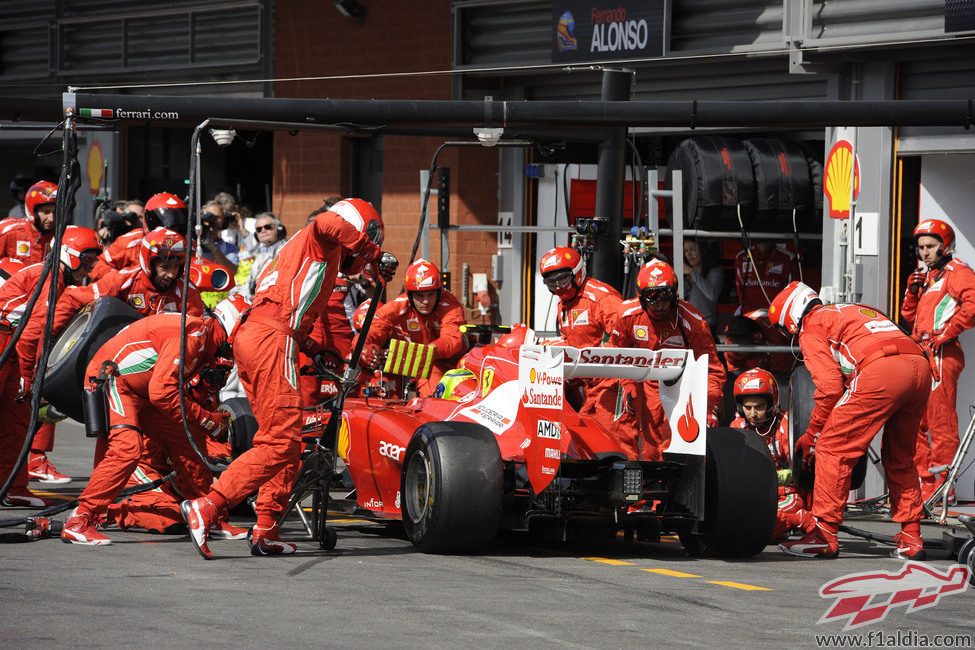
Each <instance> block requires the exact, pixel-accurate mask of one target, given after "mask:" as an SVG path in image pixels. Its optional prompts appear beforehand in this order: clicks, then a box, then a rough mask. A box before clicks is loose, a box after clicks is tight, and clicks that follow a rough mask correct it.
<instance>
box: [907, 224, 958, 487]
mask: <svg viewBox="0 0 975 650" xmlns="http://www.w3.org/2000/svg"><path fill="white" fill-rule="evenodd" d="M914 240H915V242H916V243H917V253H918V257H920V258H921V264H922V266H920V267H919V268H918V269H917V270H916V271H914V273H912V274H911V276H910V278H908V281H907V292H906V293H905V294H904V303H903V305H902V306H901V316H903V317H904V320H905V321H907V322H908V323H911V324H912V325H913V330H912V331H911V336H912V337H913V338H914V340H915V341H918V342H920V343H921V345H922V346H923V347H924V348H925V349H926V350H927V351H928V354H929V358H930V359H931V363H932V368H933V369H935V372H934V373H933V374H934V377H933V379H934V381H933V382H932V388H931V397H930V399H929V400H928V408H927V411H925V417H924V419H923V420H922V422H921V429H920V433H919V437H918V442H917V454H916V456H915V458H914V461H915V465H916V466H917V472H918V474H919V475H920V477H921V500H922V501H926V500H927V499H928V498H929V497H930V496H931V494H932V493H933V492H934V491H935V490H936V489H937V488H938V480H937V478H936V477H935V476H934V475H933V474H932V473H931V471H930V468H931V467H936V466H939V465H942V466H943V465H950V464H951V461H952V460H954V458H955V452H956V451H958V414H957V413H956V412H955V403H956V400H957V397H958V378H959V376H960V375H961V371H962V370H963V369H964V368H965V354H964V353H963V352H962V349H961V344H960V343H958V335H959V334H961V333H962V332H964V331H965V330H967V329H970V328H971V327H972V326H973V325H975V273H973V272H972V269H971V267H970V266H968V265H967V264H965V263H964V262H962V261H961V260H958V259H955V258H954V257H953V253H954V250H955V232H954V230H952V228H951V226H949V225H948V224H947V223H945V222H944V221H940V220H938V219H927V220H925V221H922V222H921V223H919V224H918V225H917V228H915V229H914ZM938 375H940V377H939V376H938ZM928 436H930V441H929V440H928ZM954 497H955V494H954V489H952V490H951V492H950V494H949V495H948V498H949V501H950V502H952V503H953V502H954Z"/></svg>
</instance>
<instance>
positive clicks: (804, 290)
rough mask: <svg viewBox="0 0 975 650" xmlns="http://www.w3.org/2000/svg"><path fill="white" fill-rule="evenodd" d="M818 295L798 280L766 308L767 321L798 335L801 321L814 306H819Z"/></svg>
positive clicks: (781, 292) (773, 299)
mask: <svg viewBox="0 0 975 650" xmlns="http://www.w3.org/2000/svg"><path fill="white" fill-rule="evenodd" d="M821 304H823V301H821V300H820V299H819V294H818V293H816V292H815V291H813V290H812V287H810V286H809V285H807V284H803V283H802V282H799V281H798V280H794V281H793V282H790V283H789V284H788V286H786V288H785V289H783V290H782V291H780V292H779V293H778V295H777V296H775V298H772V304H771V305H769V308H768V318H769V321H771V323H772V324H773V325H775V326H776V327H779V328H781V329H783V330H785V331H786V332H788V333H789V334H798V333H799V327H800V326H801V325H802V319H803V317H804V316H805V315H806V312H808V311H809V310H810V309H811V308H812V307H813V306H814V305H821Z"/></svg>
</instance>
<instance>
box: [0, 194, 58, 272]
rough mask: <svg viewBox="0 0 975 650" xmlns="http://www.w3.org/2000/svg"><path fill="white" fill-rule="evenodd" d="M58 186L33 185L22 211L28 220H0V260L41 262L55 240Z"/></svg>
mask: <svg viewBox="0 0 975 650" xmlns="http://www.w3.org/2000/svg"><path fill="white" fill-rule="evenodd" d="M57 198H58V186H57V185H55V184H54V183H51V182H48V181H41V182H40V183H34V184H33V185H31V187H30V189H29V190H27V198H25V199H24V210H26V212H27V218H26V219H21V218H19V217H11V218H8V219H4V220H3V221H0V257H14V258H17V259H19V260H21V261H22V262H24V263H25V264H34V263H36V262H43V261H44V256H45V255H46V254H47V251H48V249H49V248H50V246H51V240H52V239H54V204H55V202H56V201H57Z"/></svg>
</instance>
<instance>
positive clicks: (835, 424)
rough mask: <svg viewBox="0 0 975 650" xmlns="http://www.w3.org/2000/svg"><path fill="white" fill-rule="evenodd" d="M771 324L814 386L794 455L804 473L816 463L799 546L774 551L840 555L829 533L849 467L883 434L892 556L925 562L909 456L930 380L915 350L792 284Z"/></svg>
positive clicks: (864, 317)
mask: <svg viewBox="0 0 975 650" xmlns="http://www.w3.org/2000/svg"><path fill="white" fill-rule="evenodd" d="M769 318H770V319H771V320H772V323H774V324H775V325H777V326H779V327H781V328H783V329H785V330H786V331H787V332H789V333H791V334H794V335H795V334H798V336H799V347H800V349H801V350H802V355H803V358H804V359H805V363H806V367H807V368H809V372H810V373H811V374H812V379H813V382H814V383H815V385H816V392H815V400H816V405H815V407H814V408H813V412H812V415H810V417H809V426H808V428H807V429H806V432H805V433H804V434H803V435H802V436H801V437H800V438H799V439H798V440H797V441H796V449H795V452H796V453H797V454H801V456H802V462H803V463H805V464H806V465H807V466H809V465H811V463H812V462H815V468H816V478H815V483H814V489H813V501H812V513H813V515H814V516H815V519H814V520H813V522H810V523H811V525H809V526H808V527H807V529H806V532H807V534H806V535H805V536H804V537H802V538H801V539H799V540H797V541H794V542H785V543H783V544H779V548H780V549H781V550H782V551H783V552H785V553H788V554H789V555H795V556H798V557H804V558H805V557H810V558H812V557H821V558H835V557H836V556H837V555H839V544H838V542H837V538H836V533H837V531H838V530H839V525H840V523H841V522H842V521H843V509H844V507H845V506H846V499H847V493H848V492H849V491H850V483H851V475H852V471H853V467H854V465H856V463H857V460H858V459H859V458H860V457H861V456H862V455H863V454H864V453H865V452H866V451H867V447H869V446H870V441H871V440H873V438H874V437H875V436H876V435H877V432H878V431H879V430H880V428H881V427H883V428H884V434H883V441H882V445H881V451H880V456H881V459H882V461H883V464H884V469H885V470H886V473H887V485H888V487H889V489H890V509H891V515H892V519H893V520H894V521H896V522H898V523H900V525H901V532H900V533H898V534H897V536H896V538H895V539H896V541H897V548H896V549H894V550H893V551H892V552H891V555H892V556H893V557H899V558H908V559H923V558H924V543H923V541H922V539H921V533H920V524H919V522H920V521H921V517H922V509H921V490H920V487H919V484H918V476H917V469H916V468H915V467H914V451H915V448H916V447H917V430H918V425H919V424H920V422H921V416H922V415H923V414H924V408H925V405H926V403H927V401H928V394H929V392H930V382H931V370H930V369H929V367H928V362H927V360H926V359H925V358H924V353H923V352H922V351H921V348H920V347H919V346H918V344H917V343H916V342H914V341H913V340H911V338H910V337H908V336H907V335H906V334H904V333H903V332H902V331H901V330H900V329H899V328H898V327H897V325H895V324H894V323H893V322H892V321H891V320H890V319H888V318H887V317H886V316H884V315H883V314H881V313H879V312H877V311H876V310H875V309H873V308H871V307H867V306H865V305H855V304H853V305H844V304H840V305H828V306H823V303H822V301H820V299H819V295H818V294H817V293H816V292H815V291H813V290H812V289H811V288H810V287H809V286H807V285H805V284H803V283H802V282H792V283H790V284H789V286H787V287H786V288H785V289H783V290H782V291H781V292H780V293H779V294H778V295H777V296H776V297H775V298H774V299H773V300H772V305H771V306H770V307H769ZM813 459H814V460H813Z"/></svg>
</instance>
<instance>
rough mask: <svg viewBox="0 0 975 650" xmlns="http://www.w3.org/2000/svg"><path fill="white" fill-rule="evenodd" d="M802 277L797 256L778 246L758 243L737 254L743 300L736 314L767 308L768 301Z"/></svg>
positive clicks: (737, 285)
mask: <svg viewBox="0 0 975 650" xmlns="http://www.w3.org/2000/svg"><path fill="white" fill-rule="evenodd" d="M798 277H799V266H798V264H797V262H796V256H795V255H794V254H793V253H791V252H789V251H787V250H784V249H781V248H779V247H777V246H776V245H775V242H771V241H760V242H756V243H755V244H754V245H753V246H752V247H751V248H750V249H745V250H742V251H739V253H738V255H736V256H735V291H736V292H737V294H738V300H739V301H740V302H741V304H740V305H738V309H737V310H735V314H736V315H739V316H740V315H742V314H747V313H748V312H750V311H754V310H756V309H768V306H769V301H770V300H771V299H772V298H773V297H775V295H776V294H777V293H779V291H781V290H782V289H784V288H785V285H787V284H789V283H790V282H792V281H793V280H795V279H797V278H798Z"/></svg>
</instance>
